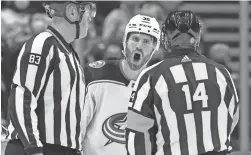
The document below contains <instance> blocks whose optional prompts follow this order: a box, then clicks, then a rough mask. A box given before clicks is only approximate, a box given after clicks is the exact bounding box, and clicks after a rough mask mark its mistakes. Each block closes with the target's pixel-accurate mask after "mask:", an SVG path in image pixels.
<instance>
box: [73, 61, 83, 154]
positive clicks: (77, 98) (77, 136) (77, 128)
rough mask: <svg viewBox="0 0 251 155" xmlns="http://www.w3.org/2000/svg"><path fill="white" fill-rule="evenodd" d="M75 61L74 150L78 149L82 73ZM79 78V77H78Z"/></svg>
mask: <svg viewBox="0 0 251 155" xmlns="http://www.w3.org/2000/svg"><path fill="white" fill-rule="evenodd" d="M76 61H77V60H75V58H74V65H75V67H76V72H77V84H76V106H75V113H76V122H77V124H76V136H75V140H76V149H79V148H80V144H79V138H80V121H81V110H80V109H81V107H80V102H79V101H80V86H79V85H80V80H82V75H81V74H83V73H81V70H79V66H78V63H77V62H76ZM80 76H81V77H80Z"/></svg>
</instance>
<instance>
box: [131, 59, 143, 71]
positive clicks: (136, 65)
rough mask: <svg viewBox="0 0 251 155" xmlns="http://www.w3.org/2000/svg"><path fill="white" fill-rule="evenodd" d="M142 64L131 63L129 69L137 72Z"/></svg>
mask: <svg viewBox="0 0 251 155" xmlns="http://www.w3.org/2000/svg"><path fill="white" fill-rule="evenodd" d="M143 65H144V64H143V63H142V62H141V61H133V62H131V69H132V70H134V71H136V70H139V69H140V68H141V67H142V66H143Z"/></svg>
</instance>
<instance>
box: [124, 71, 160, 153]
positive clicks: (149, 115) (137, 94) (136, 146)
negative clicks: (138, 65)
mask: <svg viewBox="0 0 251 155" xmlns="http://www.w3.org/2000/svg"><path fill="white" fill-rule="evenodd" d="M150 79H151V77H150V76H149V75H148V74H144V75H143V76H141V78H139V79H138V80H137V82H136V84H135V88H134V90H136V91H133V92H132V95H131V98H130V103H129V109H128V114H127V129H126V149H127V154H130V155H151V154H152V152H153V151H152V145H153V144H152V142H153V141H152V140H151V139H152V137H151V135H150V133H149V130H150V129H151V128H152V127H153V125H154V118H155V116H154V111H153V110H154V109H153V107H152V106H153V103H152V101H153V91H152V88H151V82H150V81H151V80H150Z"/></svg>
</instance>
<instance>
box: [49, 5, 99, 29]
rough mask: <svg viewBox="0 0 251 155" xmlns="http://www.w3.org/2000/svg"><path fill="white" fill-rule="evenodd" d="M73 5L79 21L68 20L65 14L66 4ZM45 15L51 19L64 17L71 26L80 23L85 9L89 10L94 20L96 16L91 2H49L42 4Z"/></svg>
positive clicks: (94, 7)
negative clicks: (78, 15)
mask: <svg viewBox="0 0 251 155" xmlns="http://www.w3.org/2000/svg"><path fill="white" fill-rule="evenodd" d="M70 3H72V4H75V5H76V7H77V11H78V13H80V15H81V17H80V19H79V21H77V19H76V20H70V19H69V17H68V16H67V14H66V6H67V5H68V4H70ZM44 7H45V11H46V14H47V15H48V16H49V17H50V18H52V17H53V16H58V17H64V18H65V19H66V20H67V21H68V22H70V23H71V24H73V23H75V22H81V20H82V16H83V14H84V13H85V11H86V9H89V10H90V17H92V18H94V17H95V16H96V4H95V3H94V2H92V1H74V0H73V1H51V2H46V3H44Z"/></svg>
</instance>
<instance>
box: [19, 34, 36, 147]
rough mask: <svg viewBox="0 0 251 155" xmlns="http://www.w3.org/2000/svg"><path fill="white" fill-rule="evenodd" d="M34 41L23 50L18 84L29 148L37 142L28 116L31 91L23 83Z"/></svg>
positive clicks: (30, 41) (28, 43) (29, 42)
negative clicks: (21, 89)
mask: <svg viewBox="0 0 251 155" xmlns="http://www.w3.org/2000/svg"><path fill="white" fill-rule="evenodd" d="M34 39H35V38H32V39H30V40H29V41H27V43H26V46H25V49H24V53H23V55H22V58H21V61H20V82H21V86H22V87H23V88H24V96H23V101H22V102H23V115H24V123H25V128H26V131H25V132H27V134H28V137H29V142H30V145H31V146H37V142H36V139H35V136H34V134H33V129H32V118H31V115H30V114H31V99H32V93H31V90H29V89H28V88H27V87H26V86H25V83H26V78H27V70H28V67H29V58H30V53H31V48H32V45H33V42H34ZM16 106H17V105H16ZM21 140H22V139H21ZM22 141H23V140H22ZM25 147H26V146H25Z"/></svg>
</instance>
